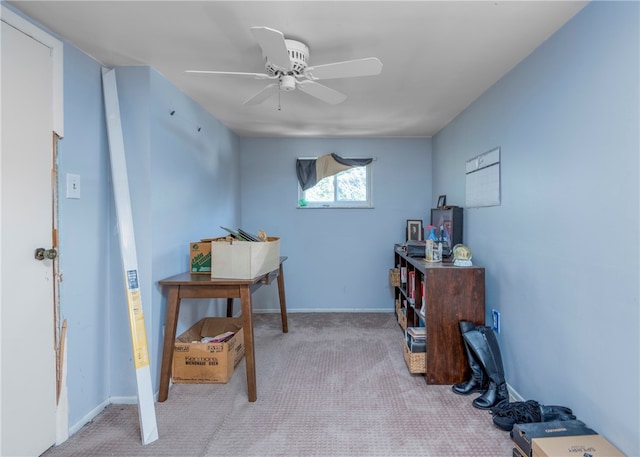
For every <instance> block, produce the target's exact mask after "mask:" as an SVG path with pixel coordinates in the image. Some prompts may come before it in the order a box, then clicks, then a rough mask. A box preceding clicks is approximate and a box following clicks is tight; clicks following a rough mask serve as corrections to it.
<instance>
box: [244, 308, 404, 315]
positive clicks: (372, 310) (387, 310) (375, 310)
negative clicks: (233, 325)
mask: <svg viewBox="0 0 640 457" xmlns="http://www.w3.org/2000/svg"><path fill="white" fill-rule="evenodd" d="M394 311H395V310H394V309H393V308H366V309H365V308H359V309H354V308H331V309H327V308H293V309H290V308H287V314H294V313H389V314H391V313H393V312H394ZM253 312H254V313H255V314H271V313H277V314H280V308H267V309H255V308H254V309H253ZM239 316H240V314H238V317H239Z"/></svg>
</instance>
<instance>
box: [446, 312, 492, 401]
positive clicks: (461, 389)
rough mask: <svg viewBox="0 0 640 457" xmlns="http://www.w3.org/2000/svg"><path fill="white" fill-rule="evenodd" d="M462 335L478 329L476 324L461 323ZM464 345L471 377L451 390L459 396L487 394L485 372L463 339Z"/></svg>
mask: <svg viewBox="0 0 640 457" xmlns="http://www.w3.org/2000/svg"><path fill="white" fill-rule="evenodd" d="M459 325H460V333H462V334H463V335H464V334H465V333H466V332H469V331H471V330H475V329H476V324H474V323H473V322H468V321H460V323H459ZM462 341H463V343H464V350H465V352H466V353H467V361H468V362H469V367H470V368H471V377H470V378H469V380H467V381H465V382H461V383H459V384H454V385H453V386H451V390H453V392H454V393H456V394H459V395H469V394H472V393H473V392H480V393H485V392H486V391H487V377H486V375H485V374H484V370H483V369H482V365H480V363H479V362H478V359H476V356H475V355H474V353H473V351H472V350H471V348H469V344H468V343H467V342H466V340H465V339H464V338H463V339H462Z"/></svg>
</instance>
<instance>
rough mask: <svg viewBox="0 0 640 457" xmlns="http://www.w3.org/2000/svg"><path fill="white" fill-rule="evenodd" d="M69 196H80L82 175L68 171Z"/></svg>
mask: <svg viewBox="0 0 640 457" xmlns="http://www.w3.org/2000/svg"><path fill="white" fill-rule="evenodd" d="M67 198H80V175H74V174H71V173H67Z"/></svg>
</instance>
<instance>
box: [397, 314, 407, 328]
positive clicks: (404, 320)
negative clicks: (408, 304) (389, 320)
mask: <svg viewBox="0 0 640 457" xmlns="http://www.w3.org/2000/svg"><path fill="white" fill-rule="evenodd" d="M398 324H400V327H402V330H406V329H407V316H406V315H405V314H404V313H403V312H402V310H400V312H398Z"/></svg>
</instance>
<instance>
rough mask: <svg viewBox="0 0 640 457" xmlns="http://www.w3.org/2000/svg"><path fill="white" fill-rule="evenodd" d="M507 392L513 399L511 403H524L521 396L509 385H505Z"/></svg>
mask: <svg viewBox="0 0 640 457" xmlns="http://www.w3.org/2000/svg"><path fill="white" fill-rule="evenodd" d="M507 390H508V391H509V396H510V397H511V398H512V399H513V401H524V398H523V397H522V395H520V394H519V393H518V392H517V391H516V390H515V389H514V388H513V387H511V385H509V383H507Z"/></svg>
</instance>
